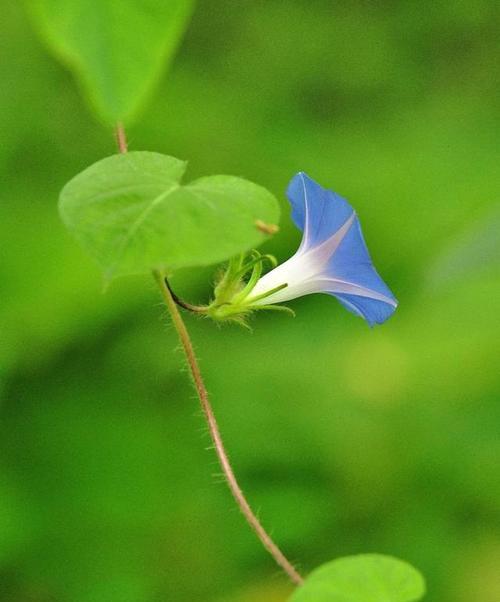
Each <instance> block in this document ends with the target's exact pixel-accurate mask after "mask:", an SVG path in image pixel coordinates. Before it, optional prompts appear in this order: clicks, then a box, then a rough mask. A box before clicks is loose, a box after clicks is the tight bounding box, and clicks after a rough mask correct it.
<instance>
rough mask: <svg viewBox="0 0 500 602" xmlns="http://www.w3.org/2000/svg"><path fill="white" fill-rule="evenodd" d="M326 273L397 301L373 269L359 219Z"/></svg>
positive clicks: (341, 244)
mask: <svg viewBox="0 0 500 602" xmlns="http://www.w3.org/2000/svg"><path fill="white" fill-rule="evenodd" d="M326 273H327V274H328V275H329V276H330V277H332V278H338V279H339V280H345V281H347V282H350V283H352V284H355V285H358V286H364V287H365V288H368V289H370V290H372V291H375V292H376V293H379V294H382V295H385V296H386V297H389V298H390V299H392V300H393V301H396V298H395V297H394V295H393V294H392V292H391V290H390V289H389V287H388V286H387V285H386V284H385V282H384V281H383V280H382V278H381V277H380V276H379V274H378V273H377V270H376V269H375V268H374V267H373V263H372V260H371V257H370V253H369V252H368V248H367V246H366V243H365V239H364V237H363V233H362V232H361V225H360V223H359V219H358V218H357V217H356V218H355V220H354V222H353V224H352V226H351V227H350V228H349V231H348V232H347V234H346V235H345V236H344V238H343V239H342V242H341V243H340V245H339V246H338V247H337V250H336V251H335V253H334V254H333V255H332V257H331V258H330V260H329V262H328V267H327V269H326Z"/></svg>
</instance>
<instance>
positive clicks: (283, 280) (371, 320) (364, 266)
mask: <svg viewBox="0 0 500 602" xmlns="http://www.w3.org/2000/svg"><path fill="white" fill-rule="evenodd" d="M287 196H288V199H289V201H290V203H291V205H292V219H293V221H294V223H295V225H296V226H297V227H298V228H299V229H300V230H302V232H303V237H302V242H301V243H300V246H299V249H298V250H297V252H296V253H295V255H293V256H292V257H290V259H288V260H287V261H285V262H284V263H282V264H281V265H279V266H278V267H276V268H275V269H273V270H271V271H270V272H268V273H267V274H265V275H264V276H262V278H260V279H259V280H258V281H257V283H256V284H255V286H254V287H253V289H252V291H251V294H250V295H249V296H248V298H247V303H248V304H251V305H253V306H254V307H258V306H264V305H265V306H269V305H275V304H277V303H282V302H283V301H289V300H290V299H295V298H296V297H301V296H303V295H309V294H311V293H327V294H330V295H333V296H334V297H336V298H337V299H338V300H339V301H340V303H341V304H342V305H343V306H344V307H345V308H347V309H348V310H349V311H350V312H352V313H354V314H356V315H357V316H361V317H362V318H364V319H365V320H366V321H367V322H368V324H369V325H370V326H373V325H374V324H382V323H383V322H385V321H386V320H387V319H388V318H389V317H390V316H391V315H392V314H393V313H394V311H395V309H396V307H397V304H398V303H397V301H396V299H395V297H394V295H393V294H392V292H391V291H390V290H389V288H388V287H387V285H386V284H385V283H384V281H383V280H382V278H381V277H380V276H379V275H378V273H377V271H376V270H375V268H374V267H373V264H372V261H371V258H370V254H369V253H368V249H367V247H366V243H365V241H364V238H363V234H362V232H361V226H360V223H359V219H358V216H357V215H356V212H355V211H354V209H353V208H352V207H351V205H350V204H349V203H348V202H347V201H346V200H344V199H343V198H342V197H340V196H339V195H338V194H336V193H335V192H332V191H331V190H327V189H326V188H323V187H322V186H320V185H319V184H318V183H317V182H315V181H314V180H312V179H311V178H310V177H309V176H307V175H306V174H305V173H303V172H300V173H298V174H297V175H296V176H294V177H293V178H292V180H291V182H290V184H289V186H288V190H287Z"/></svg>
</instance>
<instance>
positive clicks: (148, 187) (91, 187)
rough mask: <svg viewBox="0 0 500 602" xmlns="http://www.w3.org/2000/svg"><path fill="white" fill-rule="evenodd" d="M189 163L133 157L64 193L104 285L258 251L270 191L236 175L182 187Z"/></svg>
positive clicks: (65, 215)
mask: <svg viewBox="0 0 500 602" xmlns="http://www.w3.org/2000/svg"><path fill="white" fill-rule="evenodd" d="M185 169H186V163H185V162H184V161H180V160H179V159H176V158H174V157H168V156H166V155H161V154H159V153H151V152H131V153H127V154H123V155H113V156H111V157H107V158H106V159H102V160H101V161H98V162H97V163H94V164H93V165H91V166H90V167H88V168H87V169H85V170H84V171H83V172H82V173H80V174H79V175H77V176H76V177H75V178H73V179H72V180H71V181H70V182H69V183H68V184H66V186H65V187H64V188H63V190H62V192H61V196H60V201H59V207H60V212H61V217H62V219H63V221H64V223H65V224H66V225H67V227H68V228H69V229H70V230H71V231H72V232H73V233H74V234H75V236H76V237H77V238H78V239H79V241H80V242H81V244H82V245H83V247H84V248H85V249H86V250H87V251H88V252H89V253H90V254H91V255H93V256H94V257H95V258H96V259H97V260H98V262H99V263H100V264H101V266H102V267H103V269H104V271H105V276H106V279H107V280H110V279H111V278H113V277H116V276H122V275H127V274H140V273H144V272H149V271H151V270H152V269H165V270H167V271H170V270H173V269H176V268H181V267H188V266H202V265H210V264H212V263H216V262H220V261H224V260H226V259H229V258H230V257H232V256H234V255H236V254H237V253H240V252H243V251H246V250H248V249H250V248H252V247H256V246H257V245H259V244H261V243H262V242H263V241H264V240H265V239H266V238H267V236H266V233H265V232H263V231H262V227H261V222H263V223H264V224H275V223H276V222H277V220H278V217H279V208H278V203H277V201H276V199H275V198H274V196H273V195H272V194H271V193H270V192H268V191H267V190H266V189H265V188H262V187H261V186H257V184H253V183H252V182H249V181H247V180H244V179H242V178H237V177H233V176H209V177H206V178H200V179H198V180H195V181H193V182H190V183H189V184H181V183H180V180H181V178H182V176H183V174H184V171H185Z"/></svg>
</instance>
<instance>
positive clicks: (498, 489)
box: [0, 0, 500, 602]
mask: <svg viewBox="0 0 500 602" xmlns="http://www.w3.org/2000/svg"><path fill="white" fill-rule="evenodd" d="M3 4H4V5H3V6H2V48H3V55H2V58H3V59H4V60H0V75H1V80H2V82H3V85H2V86H0V131H1V132H2V144H1V145H0V175H1V178H2V184H3V185H2V187H1V188H0V239H1V241H2V249H1V251H0V282H1V285H0V288H1V295H0V333H1V334H0V379H1V385H0V454H1V458H2V462H1V463H0V472H1V475H2V476H1V478H0V498H1V499H0V515H1V518H0V542H1V543H0V584H1V585H0V600H1V602H12V601H13V600H14V601H16V602H18V601H21V600H22V601H26V602H27V601H29V602H47V601H48V600H50V601H51V602H52V601H53V602H65V601H71V602H96V600H103V599H104V600H106V602H123V601H124V600H127V601H129V600H131V599H133V600H134V602H159V601H165V600H174V601H175V602H200V601H203V602H222V601H224V602H284V601H285V600H286V599H287V596H288V595H289V590H287V581H286V578H285V577H284V576H282V575H280V574H278V571H277V570H276V567H275V565H274V563H273V561H272V559H271V558H269V557H268V556H266V555H265V554H263V553H262V550H261V548H260V547H259V543H258V541H257V540H256V538H255V536H254V534H253V533H252V532H250V530H247V529H245V526H244V523H243V522H242V521H243V519H242V517H241V516H240V515H239V513H238V512H237V511H236V510H235V509H234V507H233V506H232V505H231V504H232V501H231V496H230V494H229V492H227V490H226V487H225V486H224V484H222V483H219V479H218V478H217V477H216V478H215V480H214V477H213V473H218V472H219V468H218V467H217V466H216V463H215V459H214V457H213V454H212V452H211V451H206V450H205V448H206V447H207V446H208V445H210V441H209V439H208V436H207V435H206V433H205V429H204V427H203V420H202V418H201V416H200V415H199V412H198V410H197V405H196V400H195V399H193V394H192V390H191V387H190V384H189V382H188V379H187V375H186V374H185V373H180V372H179V369H180V368H182V367H183V362H182V358H181V355H180V353H178V352H175V351H174V350H173V346H174V345H175V344H176V339H175V335H174V333H173V332H172V331H171V329H170V328H168V327H166V325H165V324H164V321H163V320H162V319H161V317H160V316H162V315H163V311H162V310H161V309H160V307H157V305H158V304H159V297H158V295H157V293H156V291H155V290H154V287H153V282H152V279H151V278H150V277H149V276H148V277H136V278H123V279H119V280H117V281H116V284H115V285H114V286H113V287H111V288H110V290H109V291H108V293H107V294H106V295H105V296H102V295H100V282H99V281H98V279H97V278H96V269H95V265H94V264H93V262H92V261H91V260H90V258H88V257H87V256H86V255H85V253H84V252H83V251H82V250H81V249H80V247H79V245H77V244H75V242H74V241H73V240H72V239H71V237H70V235H69V234H68V233H67V232H66V230H65V228H64V227H63V226H62V225H61V223H60V219H59V216H58V215H57V212H56V211H55V210H54V199H55V198H57V195H58V193H59V190H60V188H61V187H62V185H63V184H64V182H66V181H68V180H69V178H70V177H72V175H73V174H75V173H78V171H80V170H81V169H82V166H85V165H89V164H90V163H91V162H92V161H94V160H95V158H96V157H105V156H107V155H109V154H111V153H112V152H114V151H113V149H114V141H113V139H112V136H111V135H108V136H106V135H105V134H106V133H105V132H104V135H103V129H102V127H100V125H99V124H98V123H96V122H95V121H93V120H92V118H91V117H90V115H89V113H88V112H87V111H86V110H85V107H83V106H82V103H81V101H80V99H79V97H78V95H77V93H76V89H75V86H73V85H72V84H71V81H69V77H68V74H67V73H65V72H64V70H63V69H61V67H60V66H59V65H58V64H57V63H56V62H55V61H53V60H51V59H50V57H48V56H47V54H46V52H44V49H43V48H41V47H40V44H39V43H38V40H37V39H36V37H35V36H34V35H33V33H32V31H31V29H30V26H29V25H30V24H29V23H28V22H27V21H26V18H25V15H24V14H23V12H22V10H21V3H18V2H6V3H3ZM429 8H430V10H425V11H424V10H422V9H421V6H420V5H418V4H417V3H403V2H401V3H384V2H379V3H370V4H368V3H366V2H361V3H354V2H352V3H332V2H328V1H327V0H315V1H314V2H304V1H303V0H290V1H289V2H281V3H280V2H245V3H242V2H235V1H234V0H217V2H200V3H199V9H198V10H197V11H196V13H195V14H194V19H193V22H192V27H190V35H189V37H188V38H187V39H186V43H185V44H184V45H183V51H182V53H180V54H179V56H178V59H177V60H176V61H175V66H174V69H173V70H172V72H171V75H170V77H169V78H167V79H166V80H165V81H164V82H162V83H161V84H160V86H159V89H158V94H157V95H155V98H154V99H153V101H152V103H151V105H150V107H149V108H148V110H147V111H146V112H145V113H144V114H143V117H142V118H141V122H140V124H138V125H137V127H134V128H132V129H130V130H129V139H130V143H131V146H132V147H134V148H154V149H159V150H161V152H164V153H167V154H172V155H176V156H180V157H189V159H190V173H192V177H193V179H194V178H196V177H200V176H202V175H203V174H210V173H221V172H224V173H234V174H237V175H239V174H244V175H245V177H248V178H249V179H250V180H253V181H256V182H259V183H262V184H263V185H265V186H266V188H269V189H270V190H271V191H273V192H274V193H275V194H277V195H278V194H279V197H280V199H282V200H281V203H282V206H283V210H284V211H285V212H286V214H287V215H288V212H289V208H288V207H287V206H286V205H287V204H286V201H285V199H284V195H283V191H284V188H285V186H286V182H287V179H288V178H289V176H290V175H292V174H293V173H295V172H296V171H297V170H299V169H305V170H306V171H309V172H310V173H311V175H314V176H315V177H317V178H318V179H320V180H321V181H324V182H325V183H329V184H331V186H332V187H334V188H335V189H336V190H338V191H339V193H341V194H343V195H345V196H347V198H349V199H350V200H351V201H352V202H353V203H355V205H356V208H357V209H358V211H359V214H360V216H361V218H362V220H363V224H364V231H365V235H366V237H367V239H368V244H369V246H370V250H371V251H372V253H373V255H374V259H375V260H376V262H377V266H378V267H380V270H381V272H382V273H383V275H384V278H386V279H387V281H388V282H389V283H390V285H391V286H392V287H394V290H395V292H396V293H397V294H398V297H399V299H400V302H401V306H400V310H398V312H397V315H396V316H395V317H394V321H392V320H391V323H390V325H388V328H387V329H386V328H384V329H382V330H381V331H380V332H376V331H375V332H370V333H367V332H366V329H365V328H364V326H363V324H362V323H358V322H360V321H358V320H356V319H355V318H354V317H353V316H350V315H348V313H347V312H345V311H344V310H343V309H342V308H340V307H338V304H337V303H336V302H335V300H333V299H331V298H329V297H327V296H326V295H317V296H314V297H313V296H311V297H310V298H307V299H303V300H298V301H297V302H294V303H293V304H291V306H292V307H293V308H294V309H295V310H296V312H297V317H296V318H295V319H294V320H288V319H283V318H282V317H281V316H276V317H275V316H273V315H271V314H270V315H268V316H265V315H263V316H261V317H259V319H258V320H256V321H255V322H254V324H253V326H254V328H253V334H252V335H249V334H248V333H247V332H245V331H243V330H241V329H236V328H229V327H227V328H220V329H219V328H216V327H214V325H213V324H212V323H211V322H209V321H208V320H196V319H194V318H191V317H190V316H188V317H187V318H186V319H187V320H188V322H189V324H188V325H189V328H190V330H191V331H192V332H193V337H194V341H195V346H196V351H197V354H198V356H199V358H200V361H201V364H202V369H203V371H204V373H205V375H206V380H207V385H208V388H209V391H210V393H211V395H212V399H213V402H214V404H215V406H216V412H217V414H218V418H219V423H220V427H221V431H222V434H223V436H224V438H225V442H226V444H227V447H228V449H229V451H230V454H231V459H232V461H233V463H234V466H235V469H236V471H237V473H238V475H239V477H240V479H241V482H242V484H243V487H244V490H245V493H247V495H249V497H250V501H251V502H252V504H253V505H254V507H255V508H256V509H258V510H259V516H260V517H261V519H262V521H263V523H264V525H265V526H266V527H267V528H268V529H270V530H271V531H272V534H273V536H274V537H275V539H276V541H277V542H278V543H279V544H280V546H281V547H282V549H283V551H284V552H285V553H287V555H290V556H291V558H293V559H294V560H296V561H298V562H299V563H300V566H301V568H302V569H303V570H304V572H305V573H307V572H308V570H310V569H312V568H314V566H316V565H318V564H319V563H320V562H321V559H322V558H331V557H334V556H340V555H343V554H346V553H348V554H355V553H360V552H363V551H366V550H379V551H383V552H384V553H390V554H395V555H396V556H399V557H401V558H405V559H408V560H410V561H411V562H412V563H414V564H415V565H416V566H418V567H419V568H421V569H422V571H423V573H424V574H425V576H426V580H427V582H428V593H427V595H426V597H425V602H478V601H479V602H498V601H499V600H500V581H499V579H498V567H499V566H500V538H499V535H498V534H499V533H500V506H499V499H500V471H499V470H498V466H499V465H500V439H499V437H498V425H499V424H500V404H499V402H498V401H499V398H500V373H499V370H498V345H499V340H500V320H498V319H497V318H496V317H497V316H498V315H499V311H500V279H499V278H498V275H497V273H496V272H494V270H495V268H494V267H493V266H492V265H491V264H490V267H489V268H486V269H482V268H481V269H476V268H475V266H474V268H473V271H472V272H462V271H460V273H459V271H458V270H457V271H456V272H455V271H454V277H453V279H451V278H450V279H448V280H447V285H446V286H445V287H442V288H440V289H439V291H437V290H436V289H433V290H432V291H430V290H429V288H428V287H425V288H424V285H425V284H426V276H427V273H428V269H429V266H431V265H433V262H434V260H439V258H441V257H443V255H442V254H443V253H447V252H448V250H449V249H452V248H454V245H456V244H457V243H459V242H460V241H461V240H462V236H463V237H464V239H465V238H468V234H467V232H469V231H470V228H471V227H472V228H473V227H474V224H477V226H476V227H478V230H477V232H478V234H477V236H478V240H479V239H480V234H479V227H480V226H481V223H485V222H486V221H488V220H489V218H490V217H491V219H492V221H491V222H490V223H491V225H492V226H493V227H494V226H495V222H494V221H493V220H494V219H495V206H496V204H497V203H498V199H499V198H500V182H499V174H498V162H499V161H498V134H497V132H498V121H499V105H498V100H497V99H498V85H497V82H496V81H495V78H492V77H491V75H492V73H494V72H495V68H496V63H497V62H498V59H497V54H498V39H499V37H498V19H496V18H495V17H496V13H497V12H498V7H497V2H495V1H493V0H477V1H476V2H474V3H471V2H469V3H467V2H464V3H460V4H459V3H439V2H436V3H433V4H432V5H430V4H429ZM367 33H368V34H369V35H367ZM301 40H307V43H300V41H301ZM367 61H368V62H367ZM368 64H369V65H370V70H368V69H367V67H366V65H368ZM351 65H352V66H353V67H357V68H353V69H350V67H351ZM372 66H373V67H374V68H373V69H372ZM368 76H369V77H368ZM207 149H209V150H208V151H207ZM281 226H282V229H281V231H280V234H279V235H278V236H275V237H273V238H272V239H271V241H270V242H269V243H267V244H266V247H265V248H263V249H262V251H263V252H265V253H272V254H274V255H276V256H277V257H278V259H279V260H280V261H282V260H283V259H286V258H287V257H288V256H290V254H291V253H293V252H294V250H296V248H297V243H298V240H299V238H300V234H299V233H298V232H297V230H296V228H295V227H294V226H293V224H292V223H291V221H290V220H289V219H283V220H282V224H281ZM475 256H476V257H477V258H478V262H477V264H475V265H478V264H480V263H481V262H483V259H482V258H484V257H485V255H484V253H483V252H482V251H481V252H480V253H477V254H475ZM464 258H465V256H464ZM492 268H493V269H492ZM455 274H456V278H455ZM211 275H212V270H211V269H210V268H209V269H199V268H197V269H192V270H191V269H187V270H181V271H179V272H176V274H175V276H174V279H173V285H174V288H175V290H176V291H177V292H178V293H179V294H180V295H181V296H183V297H185V298H187V299H188V300H190V301H192V302H201V301H204V300H206V298H207V295H208V291H209V290H210V278H211ZM471 276H472V277H473V278H471ZM439 277H440V276H439ZM155 310H156V311H155ZM221 366H222V367H223V369H222V370H221Z"/></svg>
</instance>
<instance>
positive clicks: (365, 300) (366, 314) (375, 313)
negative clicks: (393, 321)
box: [330, 293, 396, 326]
mask: <svg viewBox="0 0 500 602" xmlns="http://www.w3.org/2000/svg"><path fill="white" fill-rule="evenodd" d="M330 294H332V295H333V296H334V297H336V298H337V299H338V300H339V301H340V303H342V305H343V306H344V307H345V308H346V309H348V310H349V311H350V312H352V313H353V314H355V315H357V316H361V317H362V318H364V319H365V320H366V321H367V322H368V324H369V325H370V326H374V325H375V324H382V323H383V322H385V321H386V320H387V319H388V318H390V317H391V316H392V314H393V313H394V312H395V311H396V307H395V306H394V305H389V303H384V301H379V300H378V299H371V298H370V297H360V296H359V295H345V294H335V293H330Z"/></svg>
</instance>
